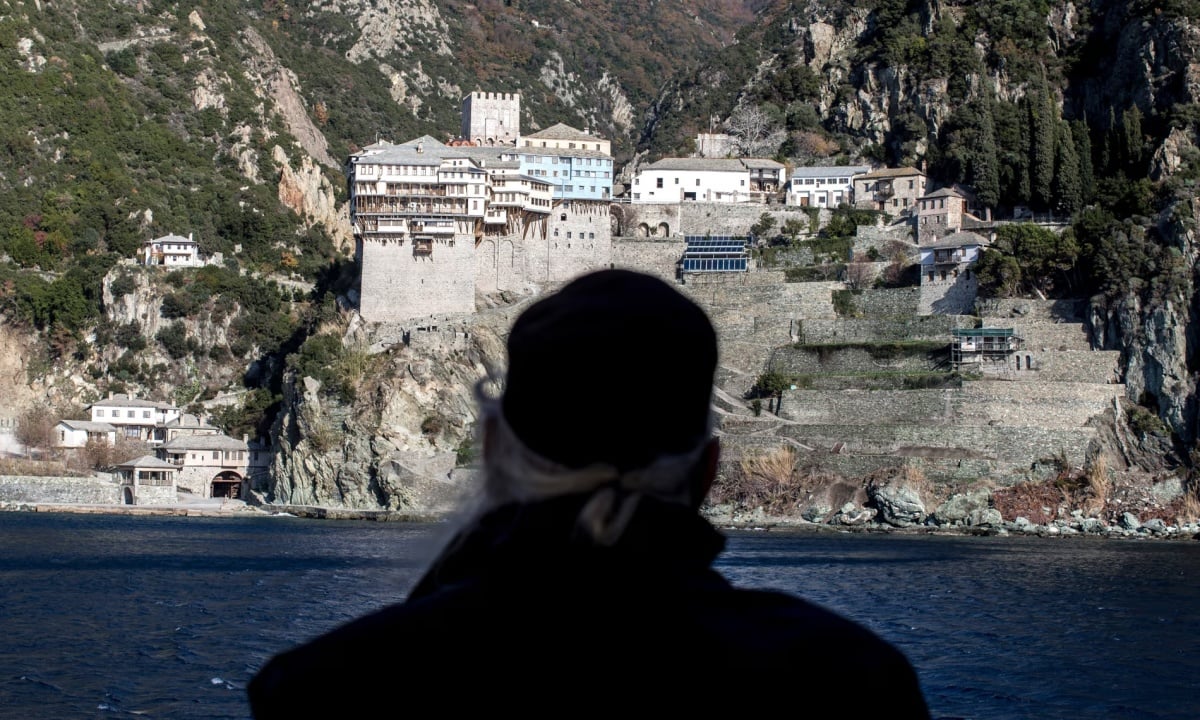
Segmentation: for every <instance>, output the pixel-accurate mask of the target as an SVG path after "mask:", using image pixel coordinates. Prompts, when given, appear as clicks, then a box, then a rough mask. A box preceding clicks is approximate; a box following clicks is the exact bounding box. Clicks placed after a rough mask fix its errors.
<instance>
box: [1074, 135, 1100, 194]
mask: <svg viewBox="0 0 1200 720" xmlns="http://www.w3.org/2000/svg"><path fill="white" fill-rule="evenodd" d="M1071 139H1072V140H1073V141H1074V142H1075V156H1076V157H1078V158H1079V199H1080V200H1081V201H1082V202H1083V203H1088V202H1091V199H1092V197H1093V196H1094V195H1095V192H1096V172H1095V169H1094V167H1093V166H1092V133H1091V130H1090V129H1089V128H1088V125H1087V118H1086V117H1085V118H1084V119H1083V120H1076V121H1074V122H1072V123H1071Z"/></svg>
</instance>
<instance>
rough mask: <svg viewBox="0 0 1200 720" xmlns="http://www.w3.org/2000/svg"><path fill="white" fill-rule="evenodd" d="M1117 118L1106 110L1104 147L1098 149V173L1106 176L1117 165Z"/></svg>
mask: <svg viewBox="0 0 1200 720" xmlns="http://www.w3.org/2000/svg"><path fill="white" fill-rule="evenodd" d="M1116 134H1117V117H1116V113H1115V112H1114V111H1113V109H1112V108H1111V107H1109V108H1108V125H1107V126H1105V129H1104V145H1103V146H1101V148H1100V172H1101V173H1103V174H1105V175H1107V174H1110V173H1112V172H1113V169H1114V168H1115V166H1116V164H1117V158H1116V154H1117V153H1116V144H1117V143H1116Z"/></svg>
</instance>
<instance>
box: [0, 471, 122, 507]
mask: <svg viewBox="0 0 1200 720" xmlns="http://www.w3.org/2000/svg"><path fill="white" fill-rule="evenodd" d="M0 502H25V503H37V502H45V503H78V504H85V505H91V504H105V505H112V504H115V503H120V502H121V486H120V485H119V484H118V483H117V482H116V481H115V480H113V479H112V477H111V476H104V475H96V476H92V477H82V478H81V477H37V476H28V475H4V476H0Z"/></svg>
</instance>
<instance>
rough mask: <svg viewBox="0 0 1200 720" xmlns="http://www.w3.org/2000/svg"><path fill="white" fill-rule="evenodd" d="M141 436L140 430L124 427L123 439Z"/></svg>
mask: <svg viewBox="0 0 1200 720" xmlns="http://www.w3.org/2000/svg"><path fill="white" fill-rule="evenodd" d="M141 436H142V431H141V428H137V427H126V428H125V437H127V438H134V439H137V438H140V437H141Z"/></svg>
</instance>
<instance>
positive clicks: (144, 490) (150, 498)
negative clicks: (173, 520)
mask: <svg viewBox="0 0 1200 720" xmlns="http://www.w3.org/2000/svg"><path fill="white" fill-rule="evenodd" d="M129 487H130V488H131V489H132V490H133V503H134V504H135V505H174V504H176V503H178V502H179V495H178V493H177V492H176V490H175V488H174V487H173V486H171V485H131V486H129ZM123 492H124V490H122V493H123ZM121 501H122V502H124V497H122V498H121Z"/></svg>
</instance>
